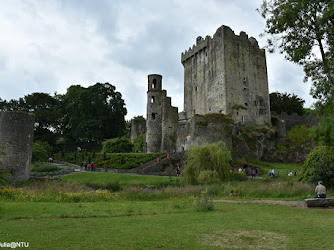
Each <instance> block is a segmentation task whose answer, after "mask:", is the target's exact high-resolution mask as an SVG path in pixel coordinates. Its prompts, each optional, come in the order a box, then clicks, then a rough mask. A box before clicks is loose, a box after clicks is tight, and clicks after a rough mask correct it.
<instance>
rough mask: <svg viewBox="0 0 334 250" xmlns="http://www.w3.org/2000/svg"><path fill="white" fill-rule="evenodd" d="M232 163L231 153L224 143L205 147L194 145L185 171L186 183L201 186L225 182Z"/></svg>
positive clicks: (188, 156) (188, 154)
mask: <svg viewBox="0 0 334 250" xmlns="http://www.w3.org/2000/svg"><path fill="white" fill-rule="evenodd" d="M230 161H231V152H230V151H229V150H228V149H227V147H226V145H225V143H224V142H222V141H219V142H218V143H215V144H206V145H203V146H194V145H192V146H190V148H189V151H188V153H187V162H186V167H185V169H184V170H183V175H184V179H185V182H186V183H188V184H200V183H210V182H212V181H214V180H219V181H223V180H225V179H227V178H228V176H229V173H230V172H229V171H230V169H231V166H230V164H229V162H230ZM202 172H203V173H202ZM213 173H215V175H216V176H214V175H213Z"/></svg>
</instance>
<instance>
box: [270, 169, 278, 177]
mask: <svg viewBox="0 0 334 250" xmlns="http://www.w3.org/2000/svg"><path fill="white" fill-rule="evenodd" d="M268 175H269V177H275V176H276V172H275V169H272V170H269V172H268Z"/></svg>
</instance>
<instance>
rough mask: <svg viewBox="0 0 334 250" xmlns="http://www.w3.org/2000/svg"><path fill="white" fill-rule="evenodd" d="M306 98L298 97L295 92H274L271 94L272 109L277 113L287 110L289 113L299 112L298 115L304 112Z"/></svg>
mask: <svg viewBox="0 0 334 250" xmlns="http://www.w3.org/2000/svg"><path fill="white" fill-rule="evenodd" d="M304 103H305V100H303V99H302V98H299V97H297V95H295V94H292V95H291V94H287V93H284V94H282V93H279V92H273V93H271V94H270V110H271V111H275V112H276V113H277V114H281V113H282V112H287V113H288V114H289V115H291V114H292V113H297V114H298V115H303V114H304V108H303V106H304Z"/></svg>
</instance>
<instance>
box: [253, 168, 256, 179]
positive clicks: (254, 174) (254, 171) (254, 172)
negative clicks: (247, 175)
mask: <svg viewBox="0 0 334 250" xmlns="http://www.w3.org/2000/svg"><path fill="white" fill-rule="evenodd" d="M255 176H256V170H255V168H254V169H253V171H252V178H255Z"/></svg>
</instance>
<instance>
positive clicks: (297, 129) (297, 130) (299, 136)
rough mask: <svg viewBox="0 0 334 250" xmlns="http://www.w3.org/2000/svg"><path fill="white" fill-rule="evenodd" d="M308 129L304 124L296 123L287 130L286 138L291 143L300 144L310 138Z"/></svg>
mask: <svg viewBox="0 0 334 250" xmlns="http://www.w3.org/2000/svg"><path fill="white" fill-rule="evenodd" d="M310 130H311V129H310V128H309V127H307V126H306V125H296V126H294V127H292V128H291V129H290V130H289V131H288V132H287V134H286V138H287V139H288V140H290V141H291V142H292V143H294V144H298V145H300V144H301V143H303V142H305V141H310V140H311V134H310Z"/></svg>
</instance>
